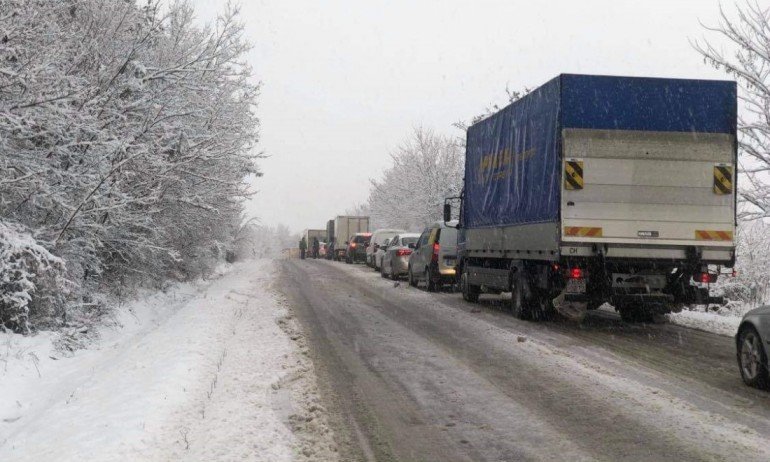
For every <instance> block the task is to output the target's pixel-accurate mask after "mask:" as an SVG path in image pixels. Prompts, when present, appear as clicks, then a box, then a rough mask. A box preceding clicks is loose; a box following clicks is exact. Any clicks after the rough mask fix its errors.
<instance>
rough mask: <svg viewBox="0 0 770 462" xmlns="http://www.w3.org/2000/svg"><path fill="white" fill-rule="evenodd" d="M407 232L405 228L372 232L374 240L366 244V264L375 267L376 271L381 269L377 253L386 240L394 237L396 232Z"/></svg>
mask: <svg viewBox="0 0 770 462" xmlns="http://www.w3.org/2000/svg"><path fill="white" fill-rule="evenodd" d="M405 232H406V231H405V230H403V229H378V230H377V231H375V232H374V233H372V240H371V241H369V245H367V246H366V264H367V265H369V266H371V267H372V268H374V270H375V271H379V270H380V267H379V262H378V261H377V259H376V258H375V254H376V253H377V251H378V250H379V248H380V247H381V246H382V245H383V244H384V243H385V241H386V240H388V239H393V236H395V235H396V234H399V233H405Z"/></svg>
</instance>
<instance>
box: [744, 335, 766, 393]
mask: <svg viewBox="0 0 770 462" xmlns="http://www.w3.org/2000/svg"><path fill="white" fill-rule="evenodd" d="M738 365H739V366H740V369H741V378H743V382H744V383H746V385H748V386H751V387H755V388H761V389H763V390H766V389H767V388H768V386H769V385H770V377H769V376H768V371H767V355H766V354H765V348H764V347H763V346H762V339H761V338H760V336H759V333H757V330H756V329H754V327H752V326H746V327H744V328H742V329H741V332H740V333H739V334H738Z"/></svg>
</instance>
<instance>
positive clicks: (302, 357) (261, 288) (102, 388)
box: [0, 260, 336, 461]
mask: <svg viewBox="0 0 770 462" xmlns="http://www.w3.org/2000/svg"><path fill="white" fill-rule="evenodd" d="M273 273H274V267H273V263H272V262H271V261H265V260H261V261H251V262H244V263H240V264H237V265H234V266H233V267H232V268H230V269H229V271H227V272H226V273H225V274H220V275H219V277H218V278H216V279H215V280H210V281H201V282H198V283H191V284H180V285H178V286H176V287H175V288H173V289H172V290H169V291H166V293H159V294H154V295H151V296H147V297H145V298H143V299H142V300H137V301H135V302H133V303H130V304H128V305H126V306H124V307H123V308H121V309H120V310H118V313H117V323H116V325H117V326H118V327H115V328H111V329H107V328H104V329H102V332H100V339H99V340H98V342H96V343H95V346H94V347H90V348H87V349H83V350H78V351H75V352H74V354H72V355H68V356H65V355H63V354H62V353H60V352H59V351H58V350H57V349H56V348H54V346H53V345H54V344H55V343H56V341H57V339H58V335H57V334H53V333H40V334H38V335H36V336H32V337H21V336H18V335H11V334H0V345H1V349H0V390H2V396H1V397H0V460H30V461H45V460H57V461H63V460H100V461H106V460H177V459H189V460H225V459H226V460H233V459H244V460H269V461H275V460H296V459H304V458H314V459H324V460H329V459H335V458H336V448H335V446H334V443H333V439H332V434H331V431H330V430H329V427H328V425H327V424H326V416H325V414H324V409H323V407H322V406H321V405H320V403H319V398H318V395H317V391H316V388H315V387H316V386H315V376H314V373H313V370H312V364H311V363H310V360H309V359H308V358H307V356H306V354H305V353H306V351H304V349H305V346H304V339H303V337H302V335H301V334H300V333H299V331H298V329H297V327H296V324H295V321H294V320H293V317H292V315H291V313H290V311H289V310H288V308H287V307H286V304H285V302H284V301H283V300H282V299H281V298H280V296H278V295H277V294H276V293H275V292H274V291H273V289H272V288H271V287H270V286H271V284H272V275H273Z"/></svg>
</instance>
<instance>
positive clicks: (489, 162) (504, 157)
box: [478, 148, 535, 184]
mask: <svg viewBox="0 0 770 462" xmlns="http://www.w3.org/2000/svg"><path fill="white" fill-rule="evenodd" d="M534 155H535V149H534V148H530V149H527V150H526V151H521V152H517V153H514V152H513V151H512V150H511V148H504V149H501V150H500V151H497V152H494V153H491V154H485V155H483V156H481V159H479V171H478V182H479V183H482V184H483V183H486V182H488V181H496V180H501V179H503V178H506V177H508V176H510V174H511V171H512V169H511V166H512V165H513V164H514V163H516V162H522V161H525V160H527V159H529V158H530V157H533V156H534Z"/></svg>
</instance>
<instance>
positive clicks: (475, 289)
mask: <svg viewBox="0 0 770 462" xmlns="http://www.w3.org/2000/svg"><path fill="white" fill-rule="evenodd" d="M460 291H461V292H462V294H463V300H465V301H466V302H470V303H476V302H478V301H479V292H481V290H480V288H479V286H474V285H471V284H468V271H467V270H466V269H465V268H463V272H462V273H461V274H460Z"/></svg>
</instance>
